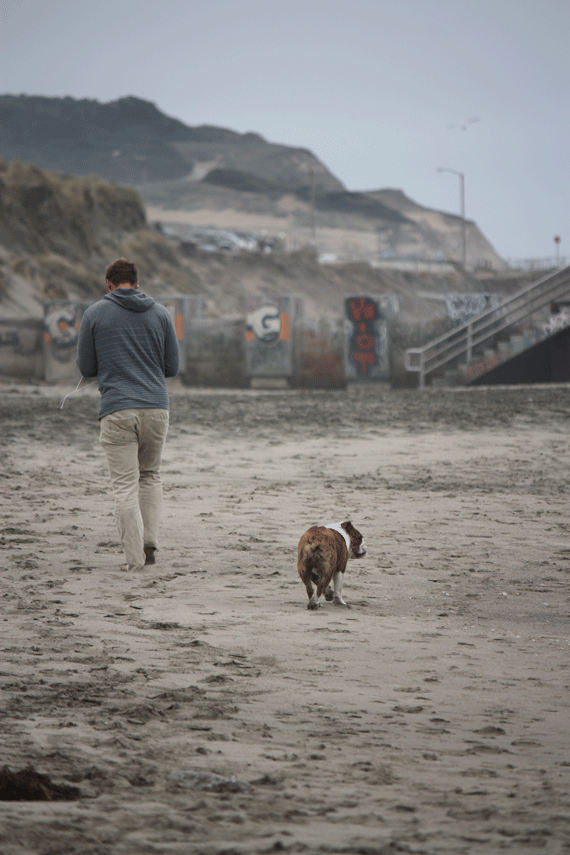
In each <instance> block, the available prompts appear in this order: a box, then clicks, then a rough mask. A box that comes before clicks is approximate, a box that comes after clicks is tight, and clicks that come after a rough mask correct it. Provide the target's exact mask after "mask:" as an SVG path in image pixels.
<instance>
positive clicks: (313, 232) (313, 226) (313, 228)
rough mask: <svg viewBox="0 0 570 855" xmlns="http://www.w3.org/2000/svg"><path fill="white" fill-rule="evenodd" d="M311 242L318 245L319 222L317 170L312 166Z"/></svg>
mask: <svg viewBox="0 0 570 855" xmlns="http://www.w3.org/2000/svg"><path fill="white" fill-rule="evenodd" d="M310 174H311V243H312V244H313V246H314V247H315V248H316V246H317V224H316V219H315V170H314V169H313V167H312V166H311V173H310Z"/></svg>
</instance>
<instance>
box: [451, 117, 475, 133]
mask: <svg viewBox="0 0 570 855" xmlns="http://www.w3.org/2000/svg"><path fill="white" fill-rule="evenodd" d="M480 121H481V119H480V118H479V116H473V117H472V118H471V119H463V121H462V122H454V123H453V124H451V125H448V126H447V130H448V131H451V130H452V129H453V128H459V130H460V131H466V130H467V126H468V125H472V124H473V123H474V122H480Z"/></svg>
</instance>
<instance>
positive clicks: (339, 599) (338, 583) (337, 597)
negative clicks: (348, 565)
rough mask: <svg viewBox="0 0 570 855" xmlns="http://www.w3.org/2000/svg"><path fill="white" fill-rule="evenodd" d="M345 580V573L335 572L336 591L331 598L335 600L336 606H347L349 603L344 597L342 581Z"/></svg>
mask: <svg viewBox="0 0 570 855" xmlns="http://www.w3.org/2000/svg"><path fill="white" fill-rule="evenodd" d="M343 582H344V573H340V572H339V573H335V574H334V593H333V596H332V597H331V599H333V600H334V604H335V606H346V605H347V604H346V603H345V601H344V600H343V598H342V583H343Z"/></svg>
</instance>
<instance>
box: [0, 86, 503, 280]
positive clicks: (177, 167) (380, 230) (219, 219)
mask: <svg viewBox="0 0 570 855" xmlns="http://www.w3.org/2000/svg"><path fill="white" fill-rule="evenodd" d="M0 157H3V158H4V159H6V160H20V161H25V162H31V163H36V164H37V165H39V166H40V167H42V168H45V169H50V170H60V171H62V172H64V173H70V174H76V175H98V176H99V177H101V178H103V179H105V180H107V181H111V182H114V183H117V184H119V185H133V186H136V187H137V188H138V189H139V191H140V193H141V196H142V197H143V199H144V202H145V204H146V207H147V214H148V217H149V219H152V220H160V221H161V222H163V223H166V224H168V225H170V226H171V227H174V228H175V229H176V228H177V224H185V225H187V226H188V225H189V226H196V227H217V228H229V229H240V230H245V231H247V230H250V231H251V230H253V231H265V232H269V233H271V234H279V235H281V236H282V237H283V238H284V239H285V240H286V243H287V246H288V248H294V247H300V246H303V245H306V244H307V243H312V242H313V240H316V243H317V248H318V251H319V252H320V253H321V254H326V255H328V256H334V257H335V258H337V259H339V260H343V259H344V260H347V259H350V260H368V261H370V260H373V259H378V258H379V257H384V256H385V257H393V256H398V257H407V258H414V259H422V260H433V259H434V258H451V259H457V258H458V257H459V243H460V232H461V221H460V219H459V218H458V217H457V216H454V215H452V214H446V213H442V212H438V211H433V210H430V209H427V208H422V207H421V206H419V205H417V204H416V203H414V202H413V201H412V200H410V199H408V198H407V197H406V196H405V194H404V193H403V192H402V191H400V190H376V191H369V192H358V193H357V192H351V191H349V190H347V189H346V188H345V187H344V186H343V185H342V183H341V182H340V181H339V180H338V179H337V178H336V177H335V176H334V175H333V174H332V173H331V172H330V171H329V170H328V169H327V167H326V166H325V165H324V164H322V163H321V162H320V161H319V160H318V158H316V157H315V156H314V155H313V154H312V153H311V152H310V151H308V150H307V149H304V148H295V147H291V146H285V145H280V144H276V143H270V142H267V141H266V140H265V139H263V137H261V136H260V135H259V134H256V133H245V134H240V133H237V132H235V131H232V130H229V129H227V128H219V127H213V126H208V125H201V126H198V127H190V126H188V125H185V124H184V123H183V122H181V121H179V120H177V119H173V118H170V117H168V116H166V115H164V114H163V113H162V112H161V111H160V110H159V109H158V108H157V107H156V106H155V105H154V104H152V103H150V102H148V101H144V100H141V99H139V98H134V97H127V98H121V99H119V100H117V101H113V102H110V103H107V104H101V103H100V102H98V101H94V100H87V99H83V100H76V99H73V98H45V97H40V96H26V95H19V96H14V95H1V96H0ZM466 227H467V264H468V266H469V267H471V268H472V269H476V268H478V267H486V268H489V267H491V268H493V269H494V270H504V269H505V268H506V265H505V263H504V262H503V260H502V259H501V258H500V256H499V255H498V254H497V253H496V251H495V250H494V248H493V246H492V245H491V244H490V243H489V241H488V240H487V239H486V237H485V236H484V235H483V234H482V233H481V232H480V230H479V229H478V227H477V225H476V224H475V223H473V222H471V221H468V222H467V224H466ZM186 231H187V230H186ZM185 235H186V232H184V231H182V232H181V236H185Z"/></svg>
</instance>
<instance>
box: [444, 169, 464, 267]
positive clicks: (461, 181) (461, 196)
mask: <svg viewBox="0 0 570 855" xmlns="http://www.w3.org/2000/svg"><path fill="white" fill-rule="evenodd" d="M437 171H438V172H453V174H454V175H457V176H459V208H460V211H461V265H462V267H463V270H465V262H466V258H467V224H466V222H465V175H464V174H463V173H462V172H458V171H457V169H449V167H447V166H440V167H439V168H438V170H437Z"/></svg>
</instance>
